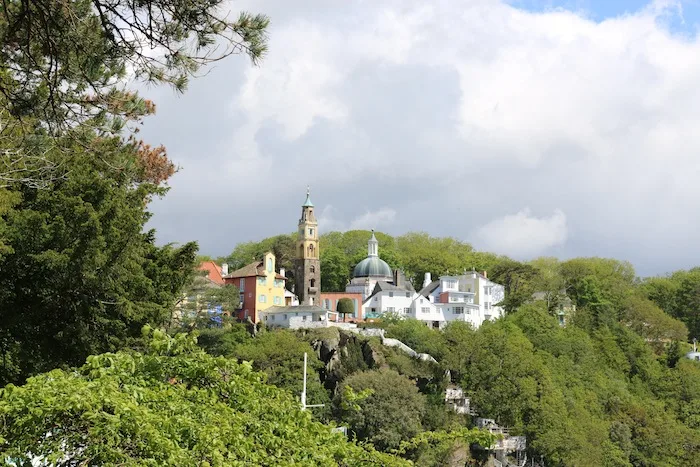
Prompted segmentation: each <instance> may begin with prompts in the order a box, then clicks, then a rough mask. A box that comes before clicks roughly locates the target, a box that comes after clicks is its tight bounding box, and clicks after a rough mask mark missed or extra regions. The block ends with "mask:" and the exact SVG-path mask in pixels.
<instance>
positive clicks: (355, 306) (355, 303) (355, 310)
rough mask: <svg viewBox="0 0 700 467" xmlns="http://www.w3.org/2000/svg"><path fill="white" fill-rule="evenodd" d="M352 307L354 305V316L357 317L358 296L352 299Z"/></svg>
mask: <svg viewBox="0 0 700 467" xmlns="http://www.w3.org/2000/svg"><path fill="white" fill-rule="evenodd" d="M352 307H353V312H352V317H353V318H357V299H356V298H353V299H352Z"/></svg>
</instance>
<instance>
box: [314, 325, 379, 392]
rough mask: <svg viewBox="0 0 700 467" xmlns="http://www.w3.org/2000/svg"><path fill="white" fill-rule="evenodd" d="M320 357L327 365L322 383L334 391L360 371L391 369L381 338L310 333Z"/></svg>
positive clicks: (332, 331)
mask: <svg viewBox="0 0 700 467" xmlns="http://www.w3.org/2000/svg"><path fill="white" fill-rule="evenodd" d="M306 336H307V338H308V339H309V342H311V345H312V347H313V348H314V350H315V351H316V356H317V357H318V358H319V360H321V361H322V362H323V363H324V369H323V370H322V371H321V375H320V376H321V381H323V384H324V386H325V387H326V388H327V389H329V390H331V391H334V390H335V388H336V386H337V385H338V383H339V382H340V381H342V380H343V378H345V377H346V376H347V375H350V374H352V373H354V372H356V371H364V370H371V369H377V368H381V367H384V366H387V363H386V359H385V357H384V355H383V353H382V351H381V347H382V345H381V343H380V342H379V339H378V338H372V337H369V338H368V337H364V336H359V335H357V334H353V333H349V332H346V331H342V330H339V329H337V328H327V329H318V330H309V331H308V332H307V333H306Z"/></svg>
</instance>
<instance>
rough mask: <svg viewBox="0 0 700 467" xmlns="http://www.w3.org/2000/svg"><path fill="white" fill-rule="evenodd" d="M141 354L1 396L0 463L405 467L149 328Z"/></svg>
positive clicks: (245, 370) (184, 342)
mask: <svg viewBox="0 0 700 467" xmlns="http://www.w3.org/2000/svg"><path fill="white" fill-rule="evenodd" d="M145 334H146V335H147V336H148V337H150V343H149V344H148V346H147V349H148V350H147V351H146V353H144V354H141V353H127V352H119V353H107V354H102V355H94V356H91V357H89V358H88V360H87V362H86V363H85V365H83V366H82V367H81V368H79V369H78V370H76V371H70V372H66V371H61V370H54V371H51V372H49V373H46V374H42V375H39V376H36V377H33V378H31V379H29V381H28V382H27V384H26V385H24V386H21V387H17V386H13V385H8V386H7V387H5V388H4V389H2V390H0V420H2V422H0V456H2V458H4V459H13V460H14V461H15V463H16V464H18V465H25V464H27V463H29V462H31V461H32V460H35V461H36V460H39V459H40V460H42V462H44V463H48V464H58V463H60V464H63V465H79V464H87V463H89V464H91V465H104V464H128V465H147V464H148V465H152V464H153V463H156V464H167V465H228V466H251V465H256V466H258V465H259V466H266V465H292V466H294V465H296V466H302V465H318V466H334V467H335V466H339V465H347V466H350V465H364V464H366V465H382V466H386V467H393V466H396V467H398V466H407V465H410V463H409V462H407V461H404V460H402V459H399V458H396V457H394V456H391V455H389V454H382V453H378V452H376V451H375V450H374V449H373V448H371V447H361V446H358V445H356V444H354V443H351V442H348V441H347V440H345V439H344V437H343V435H342V434H339V433H333V432H332V430H331V427H329V426H325V425H322V424H320V423H317V422H314V421H312V419H311V415H310V414H309V413H308V412H303V411H301V410H300V407H299V404H298V402H297V401H296V400H294V398H293V397H292V396H290V395H289V394H288V393H287V392H285V391H282V390H280V389H278V388H275V387H273V386H269V385H266V384H264V383H263V380H264V376H263V375H262V374H261V373H257V372H254V371H252V369H251V365H250V364H247V363H242V364H238V363H236V362H235V361H233V360H231V359H228V358H224V357H212V356H210V355H207V354H206V353H204V352H203V351H201V350H197V349H196V346H195V343H194V339H193V338H191V337H188V336H186V335H184V334H181V335H178V336H176V337H175V338H171V337H168V336H167V335H165V333H163V332H161V331H151V330H150V329H148V328H147V329H146V331H145Z"/></svg>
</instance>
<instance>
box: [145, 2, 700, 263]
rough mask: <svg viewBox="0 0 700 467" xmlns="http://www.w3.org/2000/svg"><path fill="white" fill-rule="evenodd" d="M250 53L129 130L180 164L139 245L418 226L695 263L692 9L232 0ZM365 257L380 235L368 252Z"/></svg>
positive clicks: (486, 245)
mask: <svg viewBox="0 0 700 467" xmlns="http://www.w3.org/2000/svg"><path fill="white" fill-rule="evenodd" d="M231 8H232V9H233V10H234V11H236V10H240V9H244V10H248V11H251V12H260V13H265V14H267V15H268V16H270V18H271V20H272V23H271V27H270V30H269V34H270V44H269V45H270V51H269V54H268V55H267V57H266V58H265V60H264V61H263V62H262V63H261V64H260V66H258V67H254V66H252V65H251V64H250V62H249V60H248V59H247V58H245V57H232V58H230V59H228V60H226V61H224V62H221V63H218V64H217V66H216V67H215V68H213V69H212V70H211V71H210V72H209V73H208V74H207V75H206V76H203V77H201V78H199V79H197V80H195V81H193V82H192V84H191V86H190V89H189V90H188V91H187V92H186V93H185V94H184V95H176V94H175V93H173V91H172V90H170V89H168V88H148V89H146V90H145V91H144V92H143V94H144V95H145V97H149V98H152V99H154V100H155V101H156V104H157V106H158V113H157V115H156V116H155V117H151V118H149V119H148V120H147V121H146V124H145V126H144V130H143V131H142V136H143V137H144V138H145V139H146V140H148V142H150V143H152V144H165V145H166V146H167V148H168V150H169V154H170V156H171V158H172V159H173V160H174V161H175V162H176V163H177V164H179V165H180V166H181V167H182V170H181V171H180V172H179V173H178V174H177V175H175V176H174V177H173V178H172V179H171V183H170V185H171V187H172V189H171V191H170V193H169V194H168V195H167V196H166V197H165V198H164V199H162V200H159V201H156V202H154V203H153V204H152V206H151V208H152V211H153V212H154V217H153V219H152V221H151V222H150V226H151V227H154V228H156V229H157V231H158V239H159V242H161V243H165V242H185V241H189V240H197V241H198V242H199V244H200V247H201V252H202V253H203V254H210V255H214V256H218V255H224V254H228V253H230V252H231V251H232V250H233V248H234V247H235V245H236V244H237V243H238V242H243V241H250V240H260V239H262V238H265V237H268V236H271V235H276V234H280V233H289V232H292V231H294V230H296V224H297V221H298V218H299V214H300V206H301V204H302V203H303V201H304V197H305V192H306V185H307V184H309V185H311V193H312V200H313V202H314V203H315V204H316V206H317V210H318V211H317V212H318V213H319V214H320V220H319V223H320V225H319V230H321V232H327V231H331V230H347V229H354V228H366V229H370V228H374V229H377V230H380V231H382V232H386V233H389V234H393V235H398V234H402V233H405V232H409V231H424V232H427V233H429V234H431V235H434V236H448V235H449V236H453V237H456V238H458V239H460V240H464V241H467V242H470V243H472V244H473V245H474V246H475V247H477V248H478V249H481V250H487V251H493V252H495V253H500V254H507V255H510V256H512V257H514V258H518V259H530V258H533V257H536V256H540V255H553V256H558V257H560V258H570V257H575V256H604V257H614V258H619V259H626V260H629V261H631V262H632V263H633V264H634V265H635V267H636V269H637V272H638V274H640V275H651V274H663V273H666V272H669V271H672V270H676V269H681V268H688V267H692V266H696V265H700V203H699V201H700V180H699V178H700V157H698V155H699V152H700V41H699V40H698V36H697V32H696V31H697V24H698V22H699V21H700V5H699V4H698V3H697V1H696V0H694V2H693V3H690V2H674V1H655V2H650V3H649V2H643V1H633V0H625V1H618V0H614V1H613V0H590V1H585V0H581V1H566V0H563V1H536V0H535V1H512V2H502V1H497V0H464V1H439V0H438V1H431V2H426V1H425V0H421V1H413V0H395V1H391V0H387V1H385V0H364V1H363V0H353V1H347V0H336V1H331V0H305V1H304V0H303V1H297V2H290V1H289V0H270V1H264V0H263V1H261V0H256V1H236V2H233V3H232V7H231ZM380 253H381V246H380Z"/></svg>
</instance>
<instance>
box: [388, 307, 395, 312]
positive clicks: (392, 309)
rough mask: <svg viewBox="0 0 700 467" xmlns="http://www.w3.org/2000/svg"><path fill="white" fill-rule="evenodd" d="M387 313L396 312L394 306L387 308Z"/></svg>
mask: <svg viewBox="0 0 700 467" xmlns="http://www.w3.org/2000/svg"><path fill="white" fill-rule="evenodd" d="M386 311H387V312H389V313H393V312H395V311H396V308H394V307H393V306H389V307H387V308H386Z"/></svg>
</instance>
